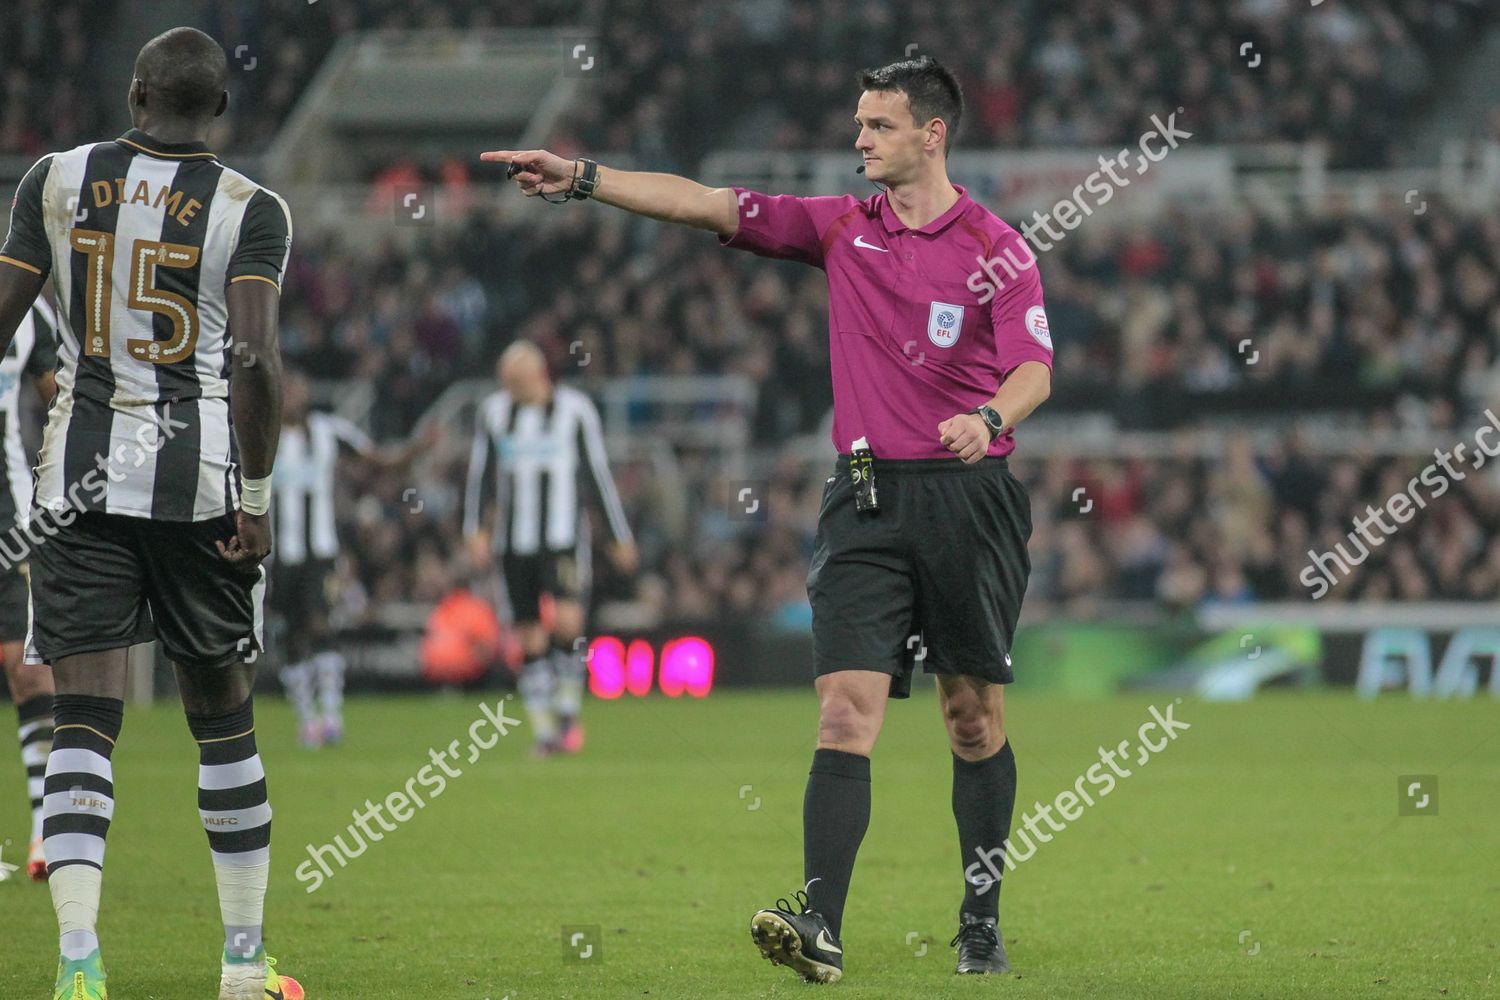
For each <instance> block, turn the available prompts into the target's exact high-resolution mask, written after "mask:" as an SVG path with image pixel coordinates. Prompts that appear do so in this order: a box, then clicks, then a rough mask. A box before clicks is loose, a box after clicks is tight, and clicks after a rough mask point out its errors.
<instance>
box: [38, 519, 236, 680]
mask: <svg viewBox="0 0 1500 1000" xmlns="http://www.w3.org/2000/svg"><path fill="white" fill-rule="evenodd" d="M234 530H235V528H234V517H233V515H231V514H222V515H220V516H218V517H213V518H209V519H207V520H204V521H153V520H150V519H148V518H144V517H127V516H125V515H123V514H104V513H99V512H94V511H90V512H87V513H79V514H78V515H77V516H76V517H75V518H73V520H72V521H70V522H69V523H68V524H66V525H62V526H60V527H59V528H58V530H57V533H56V534H55V535H53V536H52V537H51V538H49V539H47V541H46V542H45V543H44V544H42V545H38V546H37V547H36V549H35V550H34V551H33V552H32V555H31V598H32V604H33V606H34V609H35V617H34V623H33V631H32V635H33V639H34V644H35V646H36V649H37V651H38V652H39V653H40V654H41V655H42V657H43V659H45V660H46V661H47V662H48V663H56V662H57V661H58V660H59V659H61V658H62V657H64V656H72V655H74V654H77V653H90V652H96V651H99V650H106V649H118V648H120V647H122V646H133V645H135V644H136V643H138V642H146V641H149V640H151V639H153V638H154V639H156V640H157V641H159V642H160V643H161V645H162V649H163V651H164V652H165V653H166V655H167V657H168V659H170V660H172V662H174V663H179V664H181V665H183V666H185V667H198V668H219V667H226V666H228V665H229V664H231V663H234V662H235V661H237V660H244V661H247V662H248V661H250V660H253V659H254V658H255V656H256V654H257V651H258V650H259V649H260V648H261V599H262V596H263V594H264V591H265V572H264V570H262V569H261V567H259V566H253V567H250V568H245V567H235V566H233V565H231V564H230V563H228V562H226V561H225V560H224V558H223V557H222V556H220V555H219V552H218V549H217V547H216V546H215V544H214V543H215V542H218V541H225V542H227V541H228V540H229V539H230V538H231V537H233V535H234Z"/></svg>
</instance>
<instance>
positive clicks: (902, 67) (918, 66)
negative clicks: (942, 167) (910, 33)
mask: <svg viewBox="0 0 1500 1000" xmlns="http://www.w3.org/2000/svg"><path fill="white" fill-rule="evenodd" d="M859 85H860V87H862V88H863V89H865V90H899V91H902V92H903V93H905V94H906V99H907V102H908V103H909V104H910V105H911V116H912V118H914V119H916V122H917V124H918V125H920V124H922V123H923V122H928V121H931V120H932V119H934V118H941V119H942V120H943V123H944V124H946V125H947V126H948V137H947V139H945V140H944V142H943V153H944V154H945V155H946V154H947V152H948V149H949V147H950V146H952V145H953V137H954V136H956V135H957V134H958V122H959V119H961V118H962V117H963V114H964V92H963V90H962V89H961V88H960V87H959V85H958V77H956V76H954V75H953V73H952V71H951V70H949V69H948V68H947V67H946V66H944V65H943V64H942V63H940V62H938V61H937V60H936V59H934V58H932V56H918V57H917V58H915V59H902V60H901V61H900V62H893V63H891V64H890V65H889V66H882V67H880V68H879V69H866V70H861V71H860V74H859Z"/></svg>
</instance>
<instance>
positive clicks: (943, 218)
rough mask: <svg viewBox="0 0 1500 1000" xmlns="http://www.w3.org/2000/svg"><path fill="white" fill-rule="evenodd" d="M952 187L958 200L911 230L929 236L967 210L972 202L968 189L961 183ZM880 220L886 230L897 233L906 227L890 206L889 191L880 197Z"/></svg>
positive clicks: (939, 230)
mask: <svg viewBox="0 0 1500 1000" xmlns="http://www.w3.org/2000/svg"><path fill="white" fill-rule="evenodd" d="M953 189H954V190H955V191H957V192H958V200H957V201H955V202H954V203H953V204H952V205H951V206H950V207H949V209H948V211H946V212H944V213H943V214H942V215H940V216H938V217H937V218H936V219H933V220H932V221H931V222H929V223H927V225H925V226H923V227H922V228H921V229H913V230H912V232H914V233H921V234H923V235H924V236H931V235H933V234H935V233H938V232H941V231H942V230H943V229H944V228H945V227H946V226H948V225H950V224H951V223H952V222H953V220H954V219H957V218H958V217H959V216H961V215H963V214H964V213H965V212H967V211H968V210H969V206H970V205H972V204H974V199H972V198H970V197H969V192H968V190H967V189H966V188H965V187H964V186H963V185H962V184H955V185H953ZM880 221H882V222H884V223H885V228H886V232H890V233H899V232H900V231H901V230H903V229H905V228H907V226H906V223H904V222H902V221H901V219H900V218H899V217H898V216H897V215H896V210H895V209H894V208H892V207H891V196H890V193H889V192H886V193H885V194H884V195H883V196H882V197H881V199H880Z"/></svg>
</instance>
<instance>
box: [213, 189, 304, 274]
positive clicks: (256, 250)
mask: <svg viewBox="0 0 1500 1000" xmlns="http://www.w3.org/2000/svg"><path fill="white" fill-rule="evenodd" d="M291 252H292V214H291V212H289V211H288V210H287V207H286V202H284V201H282V200H281V198H280V197H279V196H278V195H275V194H273V193H272V192H270V191H267V190H266V189H264V188H261V189H260V190H259V191H256V192H255V194H253V195H251V196H250V203H249V204H248V205H246V206H245V217H244V218H243V219H241V220H240V238H239V242H238V243H237V244H235V248H234V253H233V254H232V255H231V256H230V258H229V268H228V270H227V271H226V272H225V279H226V280H227V281H230V282H234V281H253V280H261V281H269V282H270V283H271V284H273V285H275V286H276V287H277V288H280V287H281V278H282V275H283V274H284V273H285V272H286V262H287V258H288V256H290V255H291Z"/></svg>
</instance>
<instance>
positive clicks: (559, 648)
mask: <svg viewBox="0 0 1500 1000" xmlns="http://www.w3.org/2000/svg"><path fill="white" fill-rule="evenodd" d="M552 669H553V672H554V673H555V674H556V675H557V690H556V691H555V692H553V696H552V707H553V708H555V709H556V710H557V714H558V716H559V717H560V718H561V720H562V726H563V728H564V729H567V728H568V727H569V726H571V725H573V723H575V722H577V721H578V713H579V712H580V711H582V709H583V680H584V678H585V677H587V676H588V671H587V670H586V669H585V667H584V663H583V650H582V649H573V648H572V647H571V646H570V645H568V644H566V643H554V644H553V646H552Z"/></svg>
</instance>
